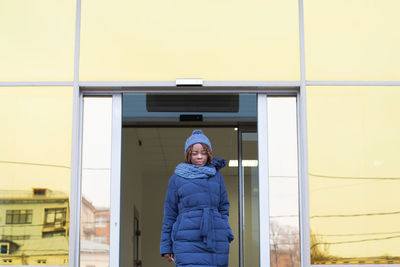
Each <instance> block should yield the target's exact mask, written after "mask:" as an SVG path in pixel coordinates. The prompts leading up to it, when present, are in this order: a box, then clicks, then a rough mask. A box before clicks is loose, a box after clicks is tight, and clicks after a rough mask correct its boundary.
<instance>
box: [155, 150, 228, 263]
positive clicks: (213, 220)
mask: <svg viewBox="0 0 400 267" xmlns="http://www.w3.org/2000/svg"><path fill="white" fill-rule="evenodd" d="M188 165H191V164H188ZM178 166H179V165H178ZM192 166H193V165H192ZM192 166H187V167H188V168H187V169H186V172H182V171H181V172H180V171H178V173H179V174H181V175H183V174H184V173H185V174H186V173H187V172H190V168H192ZM223 166H225V160H223V159H218V158H214V161H213V164H212V165H207V167H212V168H215V169H216V172H209V171H206V172H205V173H208V175H206V177H203V176H202V177H199V178H193V177H198V175H197V176H193V175H192V176H190V175H188V176H190V177H192V178H188V177H183V176H180V175H178V174H177V172H175V173H174V174H173V175H172V177H171V179H170V181H169V184H168V190H167V195H166V199H165V206H164V219H163V227H162V231H161V243H160V253H161V255H163V254H165V253H174V254H175V264H176V266H178V267H180V266H182V267H183V266H185V267H211V266H213V267H217V266H218V267H223V266H224V267H227V266H228V256H229V243H230V242H231V241H232V240H233V238H234V237H233V234H232V230H231V227H230V225H229V221H228V216H229V201H228V195H227V191H226V188H225V184H224V180H223V177H222V175H221V173H220V172H218V170H219V169H220V168H222V167H223ZM181 167H182V165H181ZM195 169H196V171H198V168H195Z"/></svg>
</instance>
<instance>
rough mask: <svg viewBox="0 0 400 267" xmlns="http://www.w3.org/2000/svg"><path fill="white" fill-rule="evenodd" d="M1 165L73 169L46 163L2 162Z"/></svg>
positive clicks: (0, 161)
mask: <svg viewBox="0 0 400 267" xmlns="http://www.w3.org/2000/svg"><path fill="white" fill-rule="evenodd" d="M0 163H7V164H19V165H33V166H40V167H53V168H64V169H71V167H70V166H64V165H56V164H45V163H34V162H24V161H5V160H0Z"/></svg>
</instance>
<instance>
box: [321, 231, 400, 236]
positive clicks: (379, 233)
mask: <svg viewBox="0 0 400 267" xmlns="http://www.w3.org/2000/svg"><path fill="white" fill-rule="evenodd" d="M391 234H400V231H398V232H376V233H359V234H325V235H323V234H321V235H319V234H313V235H315V236H362V235H391Z"/></svg>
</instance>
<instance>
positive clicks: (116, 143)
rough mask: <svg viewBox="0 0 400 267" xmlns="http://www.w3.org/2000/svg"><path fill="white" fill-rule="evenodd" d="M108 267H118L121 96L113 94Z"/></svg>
mask: <svg viewBox="0 0 400 267" xmlns="http://www.w3.org/2000/svg"><path fill="white" fill-rule="evenodd" d="M111 131H112V132H111V201H110V202H111V203H110V204H111V208H110V267H119V236H120V207H121V206H120V204H121V203H120V199H121V137H122V95H121V94H114V95H113V101H112V130H111Z"/></svg>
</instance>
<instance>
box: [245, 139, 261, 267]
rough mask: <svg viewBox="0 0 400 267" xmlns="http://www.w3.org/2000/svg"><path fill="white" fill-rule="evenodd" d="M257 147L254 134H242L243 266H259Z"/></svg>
mask: <svg viewBox="0 0 400 267" xmlns="http://www.w3.org/2000/svg"><path fill="white" fill-rule="evenodd" d="M257 146H258V142H257V133H256V132H252V133H251V132H244V133H242V166H243V169H244V171H243V174H244V189H243V190H244V210H243V217H244V233H243V234H244V236H243V247H244V255H243V257H244V266H259V265H260V254H259V253H260V227H259V226H260V223H259V216H258V214H259V205H258V203H259V200H258V154H257V153H258V149H257Z"/></svg>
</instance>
